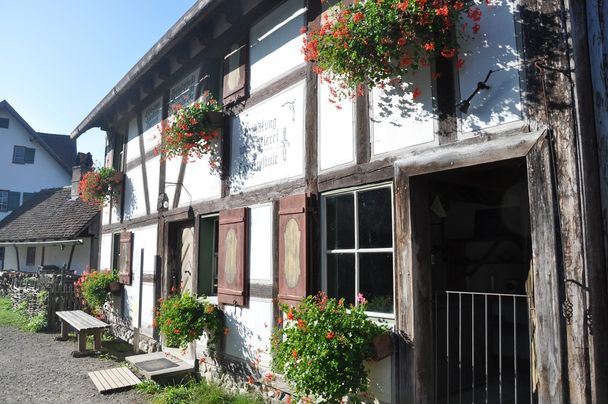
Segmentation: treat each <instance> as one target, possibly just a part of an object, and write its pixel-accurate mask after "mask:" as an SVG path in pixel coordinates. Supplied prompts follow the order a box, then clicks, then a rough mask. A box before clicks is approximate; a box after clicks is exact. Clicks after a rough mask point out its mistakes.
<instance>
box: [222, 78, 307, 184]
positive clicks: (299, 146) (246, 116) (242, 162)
mask: <svg viewBox="0 0 608 404" xmlns="http://www.w3.org/2000/svg"><path fill="white" fill-rule="evenodd" d="M304 95H305V89H304V81H301V82H299V83H298V84H296V85H294V86H292V87H290V88H288V89H286V90H284V91H282V92H280V93H278V94H277V95H275V96H273V97H271V98H269V99H268V100H265V101H263V102H261V103H259V104H256V105H254V106H253V107H251V108H249V109H247V110H245V111H244V112H242V113H240V114H239V115H238V116H236V117H235V118H233V119H232V122H231V130H230V136H231V139H232V142H231V143H232V150H231V151H232V153H231V155H232V160H231V161H230V181H231V187H232V189H233V190H236V191H238V190H241V189H246V188H253V187H256V186H260V185H264V184H269V183H273V182H276V181H279V180H287V179H294V178H297V177H301V176H303V175H304Z"/></svg>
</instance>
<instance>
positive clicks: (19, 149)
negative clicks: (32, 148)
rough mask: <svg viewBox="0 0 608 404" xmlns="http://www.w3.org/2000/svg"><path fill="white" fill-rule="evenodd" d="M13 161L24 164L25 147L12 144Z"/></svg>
mask: <svg viewBox="0 0 608 404" xmlns="http://www.w3.org/2000/svg"><path fill="white" fill-rule="evenodd" d="M13 163H14V164H25V147H23V146H13Z"/></svg>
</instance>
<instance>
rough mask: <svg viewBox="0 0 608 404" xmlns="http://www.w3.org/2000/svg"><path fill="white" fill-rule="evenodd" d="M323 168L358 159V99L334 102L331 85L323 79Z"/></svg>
mask: <svg viewBox="0 0 608 404" xmlns="http://www.w3.org/2000/svg"><path fill="white" fill-rule="evenodd" d="M318 120H319V129H318V130H319V169H320V170H321V171H323V170H327V169H329V168H334V167H339V166H342V165H346V164H349V163H354V161H355V147H354V139H355V111H354V102H353V101H351V100H344V101H341V102H339V103H338V104H335V103H332V102H330V96H329V86H328V85H327V84H325V83H323V82H322V81H321V80H319V112H318Z"/></svg>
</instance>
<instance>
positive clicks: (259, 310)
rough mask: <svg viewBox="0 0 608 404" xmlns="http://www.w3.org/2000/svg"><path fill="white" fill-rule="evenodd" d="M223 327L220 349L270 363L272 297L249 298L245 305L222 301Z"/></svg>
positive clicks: (231, 354) (262, 363)
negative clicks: (223, 302) (223, 340)
mask: <svg viewBox="0 0 608 404" xmlns="http://www.w3.org/2000/svg"><path fill="white" fill-rule="evenodd" d="M223 310H224V314H225V320H226V323H225V325H226V327H227V328H228V330H229V332H228V335H227V336H226V337H225V343H224V352H225V353H226V354H228V355H230V356H232V357H235V358H238V359H242V360H244V361H245V362H248V363H250V362H251V361H254V360H255V361H256V362H258V363H259V365H260V366H263V367H269V366H270V355H269V352H270V339H271V336H272V301H271V300H270V299H256V298H251V299H250V300H249V307H248V308H241V307H236V308H235V307H234V306H229V305H225V306H224V308H223Z"/></svg>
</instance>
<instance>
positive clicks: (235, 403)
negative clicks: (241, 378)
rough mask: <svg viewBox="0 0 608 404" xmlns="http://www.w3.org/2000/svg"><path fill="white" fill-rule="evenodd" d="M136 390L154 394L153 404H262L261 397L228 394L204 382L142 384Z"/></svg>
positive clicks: (216, 386)
mask: <svg viewBox="0 0 608 404" xmlns="http://www.w3.org/2000/svg"><path fill="white" fill-rule="evenodd" d="M137 389H138V390H139V391H141V392H144V393H147V394H155V397H154V399H153V402H154V403H155V404H182V403H183V404H262V403H264V400H262V398H261V397H259V396H256V395H250V394H230V393H228V392H226V391H225V390H223V389H222V388H221V387H219V386H218V385H216V384H213V383H209V382H207V381H205V380H202V381H200V382H195V381H191V382H189V383H187V384H185V385H181V386H167V387H163V386H161V385H159V384H157V383H155V382H147V381H146V382H143V383H141V384H139V385H137Z"/></svg>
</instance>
